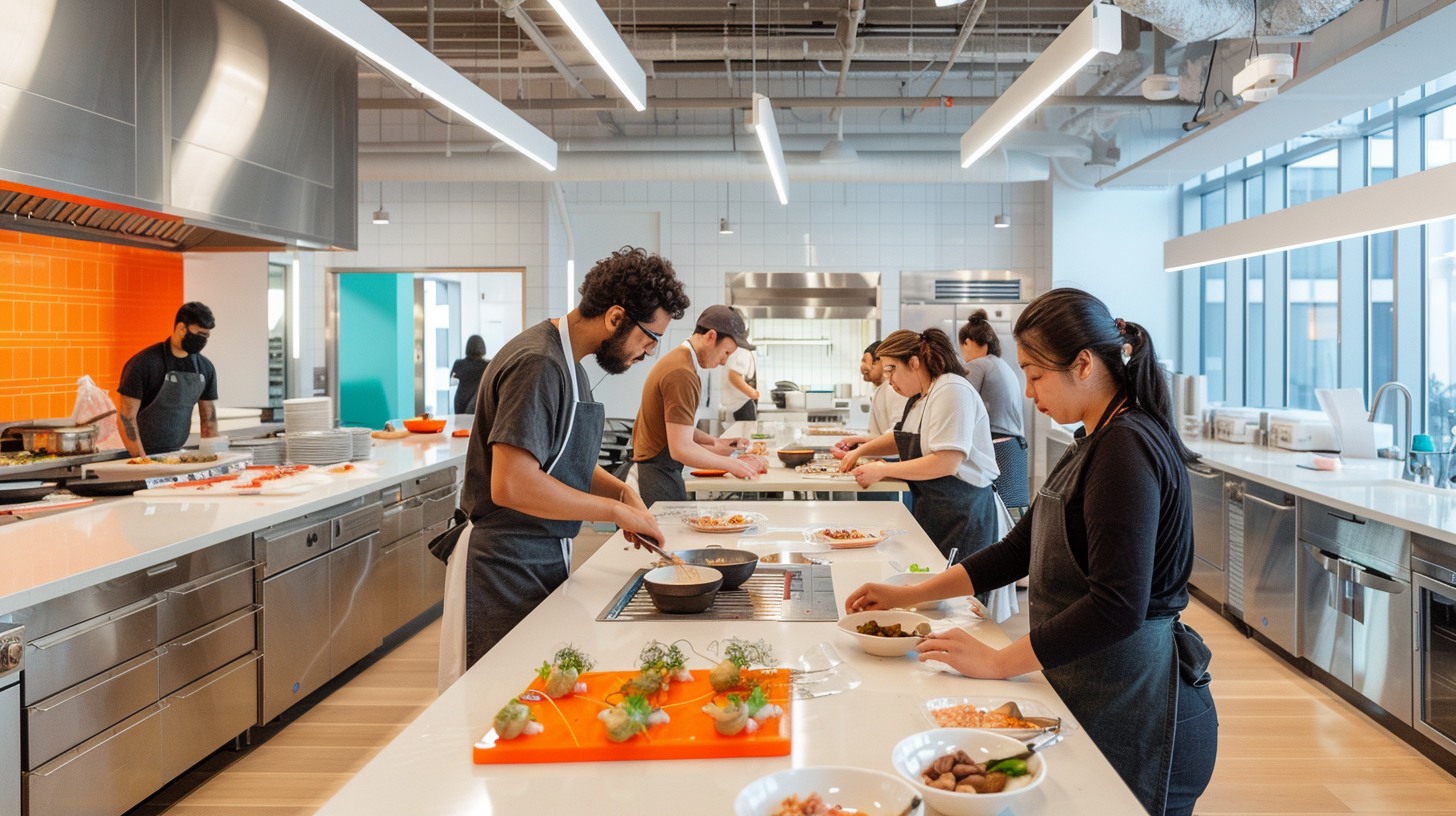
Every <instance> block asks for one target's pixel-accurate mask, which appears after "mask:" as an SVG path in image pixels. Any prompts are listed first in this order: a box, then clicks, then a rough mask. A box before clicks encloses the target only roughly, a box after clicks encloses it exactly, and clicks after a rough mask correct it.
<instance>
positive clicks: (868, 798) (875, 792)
mask: <svg viewBox="0 0 1456 816" xmlns="http://www.w3.org/2000/svg"><path fill="white" fill-rule="evenodd" d="M813 793H817V794H819V795H820V796H821V797H823V799H824V802H825V803H826V804H829V805H840V806H842V807H847V808H850V807H852V808H857V809H858V810H860V811H861V812H865V813H874V814H886V815H887V816H893V814H897V813H899V812H900V811H902V810H904V809H905V806H906V805H908V804H910V800H911V799H912V798H914V796H915V790H914V789H913V788H912V787H911V786H910V785H908V784H906V783H905V782H904V781H903V780H901V779H900V778H899V777H897V776H895V775H893V774H887V773H885V772H883V771H871V770H867V769H865V768H843V767H822V768H793V769H791V770H787V771H779V772H778V773H776V774H769V775H768V776H764V777H760V778H758V779H755V780H754V781H752V782H750V783H748V785H747V786H746V787H745V788H744V789H743V790H741V791H739V792H738V797H737V798H736V799H734V800H733V814H734V816H768V814H770V813H773V812H774V810H776V809H777V808H778V806H779V803H781V802H783V801H784V800H785V799H787V798H788V797H789V796H791V795H792V796H798V797H799V798H800V799H805V798H808V796H809V795H810V794H813ZM910 812H911V814H912V816H917V815H919V814H924V812H925V805H924V804H921V805H920V806H918V807H916V808H915V809H914V810H912V811H910Z"/></svg>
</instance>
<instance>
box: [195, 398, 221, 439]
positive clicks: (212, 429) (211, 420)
mask: <svg viewBox="0 0 1456 816" xmlns="http://www.w3.org/2000/svg"><path fill="white" fill-rule="evenodd" d="M197 416H198V419H199V420H200V421H201V423H200V424H201V425H202V438H203V439H210V438H212V437H214V436H217V406H216V405H215V404H214V403H213V402H212V401H211V400H203V401H201V402H199V403H197Z"/></svg>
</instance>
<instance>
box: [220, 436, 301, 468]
mask: <svg viewBox="0 0 1456 816" xmlns="http://www.w3.org/2000/svg"><path fill="white" fill-rule="evenodd" d="M229 447H230V448H231V449H232V450H240V451H246V452H249V453H251V454H253V464H255V465H281V464H283V463H284V462H286V461H287V460H288V449H287V445H286V443H285V442H284V441H283V440H282V439H276V438H275V439H234V440H232V444H231V445H230V446H229Z"/></svg>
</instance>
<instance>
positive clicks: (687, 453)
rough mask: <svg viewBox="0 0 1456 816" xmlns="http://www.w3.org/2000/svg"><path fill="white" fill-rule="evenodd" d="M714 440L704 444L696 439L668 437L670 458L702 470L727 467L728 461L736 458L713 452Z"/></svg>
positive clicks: (725, 468)
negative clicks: (687, 439)
mask: <svg viewBox="0 0 1456 816" xmlns="http://www.w3.org/2000/svg"><path fill="white" fill-rule="evenodd" d="M710 440H711V437H710ZM714 442H716V440H711V441H710V442H709V443H707V445H704V444H701V443H699V442H697V441H684V440H680V439H679V440H673V439H669V440H668V448H669V449H671V451H672V458H673V459H676V460H677V461H678V463H679V464H682V465H685V466H687V467H690V468H698V469H702V470H727V469H729V466H730V463H732V462H735V461H737V460H735V459H734V458H733V457H731V456H724V455H722V454H719V453H714V452H713V450H712V447H711V446H712V445H713V443H714Z"/></svg>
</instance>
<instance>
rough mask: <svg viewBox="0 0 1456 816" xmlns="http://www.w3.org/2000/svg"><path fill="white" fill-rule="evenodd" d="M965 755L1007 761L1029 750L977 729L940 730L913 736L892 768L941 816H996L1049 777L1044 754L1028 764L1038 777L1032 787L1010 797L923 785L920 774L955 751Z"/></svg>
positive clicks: (899, 747) (979, 759)
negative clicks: (960, 751)
mask: <svg viewBox="0 0 1456 816" xmlns="http://www.w3.org/2000/svg"><path fill="white" fill-rule="evenodd" d="M957 749H959V750H962V751H965V752H966V753H967V754H970V755H971V758H972V759H974V760H976V762H978V763H979V762H983V761H987V760H993V759H1005V758H1006V757H1010V756H1015V755H1017V754H1020V753H1023V752H1024V751H1025V750H1026V746H1025V745H1023V744H1022V743H1021V742H1020V741H1019V740H1014V739H1012V738H1010V737H1007V736H1002V735H1001V734H996V733H992V732H990V731H980V730H977V729H975V728H937V729H935V730H933V731H921V732H920V733H919V734H912V735H911V736H908V737H906V738H905V739H903V740H900V744H899V745H896V746H895V749H894V750H893V751H891V752H890V764H891V765H894V766H895V770H896V771H898V772H899V773H900V776H902V777H904V778H905V780H906V781H908V782H909V783H910V786H911V787H912V788H914V789H915V792H916V793H918V794H920V796H921V797H922V798H924V799H925V801H926V802H928V803H929V804H930V806H931V807H932V808H934V809H935V810H936V812H938V813H943V814H945V816H995V814H998V813H1000V812H1001V811H1002V810H1005V809H1006V808H1008V807H1011V806H1012V805H1013V804H1014V803H1015V801H1016V800H1017V799H1019V798H1021V797H1023V796H1025V795H1027V794H1028V793H1030V792H1031V791H1034V790H1036V789H1037V788H1038V787H1039V786H1040V785H1041V782H1042V780H1043V779H1046V775H1047V770H1048V769H1047V762H1046V759H1045V758H1044V757H1043V756H1042V755H1041V754H1032V755H1031V758H1030V759H1028V760H1026V767H1027V769H1028V770H1029V771H1030V772H1031V773H1032V774H1034V776H1033V777H1032V779H1031V784H1030V785H1027V786H1026V787H1024V788H1021V789H1019V790H1014V791H1010V792H1008V793H956V792H954V791H943V790H941V789H939V788H932V787H930V786H929V785H926V784H925V783H924V782H921V781H920V772H921V771H922V770H924V769H925V768H926V767H927V766H929V765H930V763H932V762H934V761H935V760H937V759H939V758H940V757H943V756H945V755H946V754H948V753H951V752H953V751H955V750H957Z"/></svg>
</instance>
